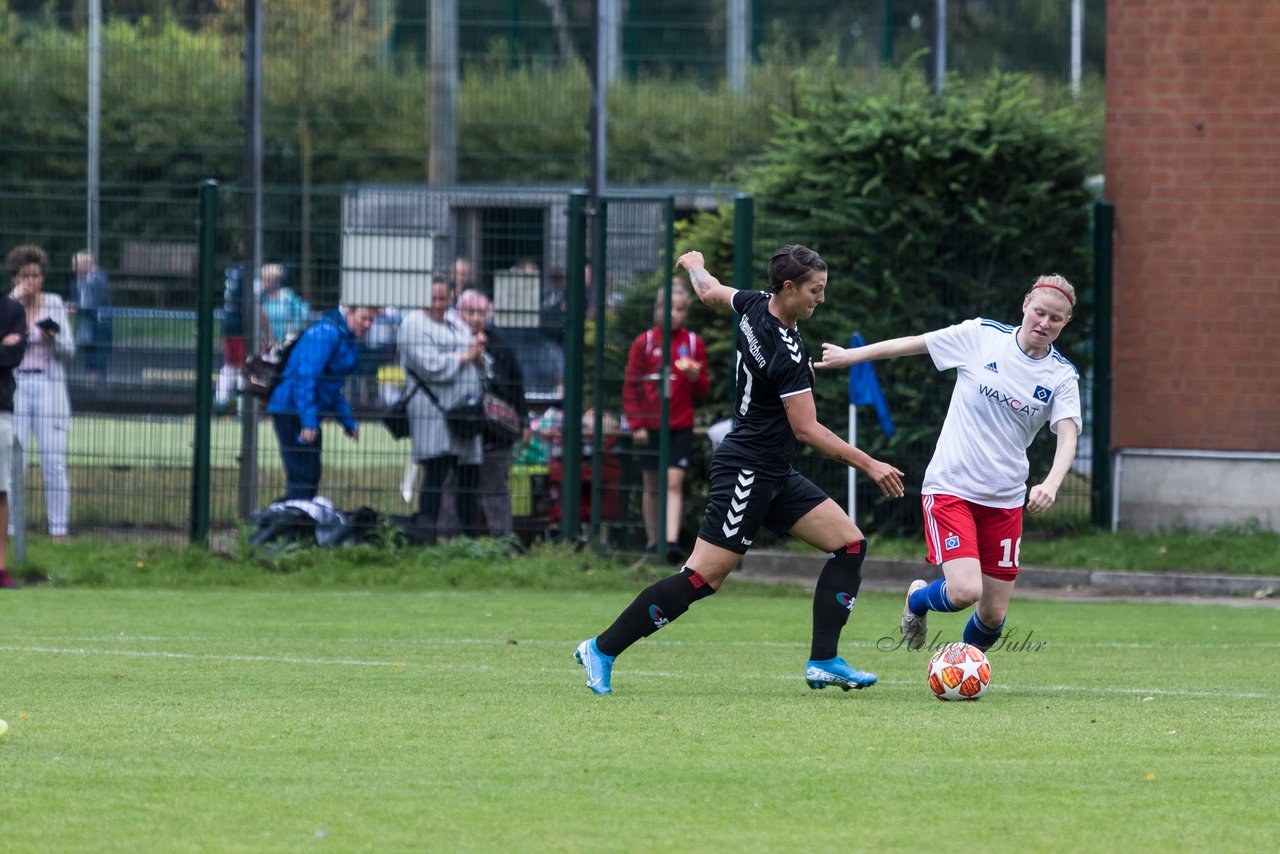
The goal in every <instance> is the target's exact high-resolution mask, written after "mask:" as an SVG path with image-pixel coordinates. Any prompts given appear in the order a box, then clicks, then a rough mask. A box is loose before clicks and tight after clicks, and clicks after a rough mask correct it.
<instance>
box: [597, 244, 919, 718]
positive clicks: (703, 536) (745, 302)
mask: <svg viewBox="0 0 1280 854" xmlns="http://www.w3.org/2000/svg"><path fill="white" fill-rule="evenodd" d="M677 264H678V265H679V266H681V267H684V268H685V270H687V271H688V273H689V282H690V284H691V285H692V286H693V289H694V292H695V293H697V295H698V297H699V298H700V299H701V300H702V301H703V302H704V303H706V304H707V305H711V306H722V307H724V308H728V309H730V310H732V311H735V312H737V313H738V314H739V315H740V320H739V324H738V334H737V368H736V370H737V389H738V391H737V399H736V401H735V404H734V412H733V414H734V426H733V430H732V431H730V433H729V435H728V436H726V437H725V439H724V441H723V442H721V443H720V446H719V447H718V448H717V449H716V452H715V455H714V456H713V457H712V460H711V471H710V474H709V476H708V482H709V488H710V497H709V500H708V502H707V509H706V513H705V515H704V517H703V521H702V528H701V529H700V530H699V532H698V540H697V543H696V544H695V545H694V548H693V554H692V555H690V556H689V559H688V560H687V561H686V562H685V565H684V567H683V568H682V569H681V570H680V571H679V572H678V573H676V574H675V575H672V576H668V577H667V578H664V579H662V580H661V581H657V582H655V583H654V584H651V585H650V586H649V587H647V588H646V589H645V590H644V591H642V592H641V593H640V595H639V596H637V597H636V599H635V600H634V601H633V602H632V603H631V604H630V605H629V606H627V608H626V609H625V610H623V612H622V613H621V614H620V615H619V616H618V618H617V619H616V620H615V621H614V623H613V625H611V626H610V627H609V628H608V629H606V630H605V631H603V632H601V633H600V634H599V635H598V636H596V637H593V638H588V639H587V640H585V641H583V642H582V643H581V644H579V645H578V648H577V650H576V651H575V652H574V656H575V658H577V660H578V662H579V663H580V664H581V665H582V666H583V667H585V668H586V670H587V687H588V688H590V689H591V690H592V691H593V692H595V693H597V694H609V693H612V685H611V676H612V669H613V662H614V658H615V657H616V656H617V655H619V654H620V653H621V652H622V651H623V650H625V649H627V648H628V647H629V646H631V645H632V644H634V643H635V642H636V641H638V640H640V639H641V638H643V637H647V636H648V635H651V634H653V633H654V632H655V631H657V630H658V629H660V628H662V627H663V626H665V625H667V623H669V622H671V621H672V620H674V619H676V618H677V617H679V616H680V615H681V614H683V613H684V612H685V611H687V610H688V609H689V606H690V605H692V604H693V603H694V602H696V601H697V600H699V599H703V598H706V597H707V596H710V595H711V594H712V593H714V592H715V591H716V590H718V589H719V588H720V585H721V584H722V583H724V580H725V578H726V577H727V576H728V574H729V572H730V571H731V570H732V569H733V567H734V566H735V565H737V563H738V561H739V560H740V559H741V557H742V555H743V554H745V553H746V552H747V550H748V549H749V548H750V547H751V544H752V541H753V539H754V538H755V535H756V532H757V531H758V530H759V529H760V528H761V527H762V526H763V527H766V528H768V529H769V530H771V531H774V532H775V533H778V534H784V533H787V534H790V535H791V536H793V537H796V538H797V539H800V540H803V541H804V542H806V543H809V544H810V545H812V546H815V547H816V548H819V549H821V550H823V551H825V552H828V553H829V554H830V558H829V559H828V560H827V563H826V565H825V566H824V567H823V569H822V573H821V575H820V576H819V578H818V584H817V588H816V590H815V591H814V598H813V635H812V641H811V645H810V653H809V662H808V663H807V664H806V666H805V672H804V678H805V681H806V682H807V683H808V685H809V687H810V688H825V687H826V686H828V685H834V686H837V687H840V688H842V689H844V690H846V691H847V690H849V689H851V688H865V687H867V686H869V685H874V684H875V682H876V677H875V675H874V674H872V673H866V672H864V671H862V670H857V669H855V668H853V667H850V666H849V664H848V663H847V662H846V661H845V660H844V659H843V658H840V657H839V656H838V654H837V646H838V644H839V640H840V632H841V631H842V630H843V628H844V625H845V623H846V622H847V621H848V619H849V615H850V613H851V612H852V610H853V604H854V600H855V598H856V597H857V595H858V588H859V586H860V585H861V582H862V561H863V558H864V557H865V556H866V552H867V541H866V539H865V538H864V537H863V535H862V532H861V531H860V530H859V529H858V526H857V525H855V524H854V523H853V521H852V520H851V519H849V517H848V516H847V515H845V512H844V511H843V510H842V509H841V508H840V506H839V505H838V504H836V503H835V502H834V501H832V500H831V499H830V498H829V497H828V496H827V495H826V493H824V492H823V491H822V490H821V489H819V488H818V487H816V486H814V485H813V483H811V482H810V481H809V480H808V479H806V478H805V477H804V476H802V475H801V474H800V473H799V472H797V471H796V470H795V468H793V467H792V465H791V454H792V452H793V451H794V450H795V446H796V442H797V441H799V442H803V443H804V444H806V445H808V446H809V447H811V448H813V449H814V450H816V451H818V452H819V453H821V454H823V455H825V456H827V457H830V458H831V459H834V460H836V461H838V462H841V463H844V464H845V465H848V466H852V467H853V468H856V469H858V470H859V471H860V472H862V473H863V474H865V475H866V476H867V477H869V478H871V480H873V481H874V482H875V483H876V485H877V486H879V487H880V490H881V492H883V493H884V494H885V495H887V496H891V497H894V498H900V497H901V496H902V494H903V489H902V472H901V471H899V470H898V469H896V468H894V467H893V466H891V465H888V464H887V463H882V462H880V461H878V460H874V459H872V458H871V457H869V456H867V455H866V454H865V453H863V452H862V451H860V450H858V449H857V448H855V447H853V446H852V445H850V444H848V443H847V442H845V441H844V440H843V439H841V438H840V437H838V436H837V435H836V434H835V433H833V432H831V431H830V430H828V429H827V428H826V427H823V426H822V425H821V424H820V423H818V419H817V410H816V408H815V405H814V399H813V379H814V371H813V362H812V360H811V359H810V358H809V353H808V350H806V349H805V346H804V342H803V341H801V340H800V334H799V331H798V329H797V328H796V324H797V322H798V321H800V320H802V319H805V318H808V317H811V316H812V315H813V312H814V310H815V309H816V308H817V307H818V306H819V305H821V304H822V302H823V301H824V298H825V292H826V287H827V265H826V262H824V261H823V260H822V258H820V257H819V256H818V253H816V252H814V251H813V250H812V249H809V248H807V247H804V246H800V245H790V246H784V247H782V248H781V249H779V250H778V251H776V252H774V253H773V257H772V258H771V259H770V260H769V286H770V288H771V292H769V293H766V292H763V291H739V290H736V289H734V288H731V287H728V286H726V285H722V284H720V282H719V281H717V280H716V278H715V277H714V276H712V275H711V274H710V273H708V272H707V270H706V268H705V267H704V266H703V257H702V253H701V252H686V253H685V254H684V255H682V256H681V257H680V259H679V260H678V261H677Z"/></svg>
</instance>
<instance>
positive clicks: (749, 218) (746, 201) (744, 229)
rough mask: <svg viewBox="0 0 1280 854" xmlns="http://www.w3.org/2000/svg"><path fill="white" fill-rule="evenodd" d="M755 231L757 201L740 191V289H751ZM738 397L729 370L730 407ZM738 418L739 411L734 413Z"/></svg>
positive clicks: (736, 242) (736, 228)
mask: <svg viewBox="0 0 1280 854" xmlns="http://www.w3.org/2000/svg"><path fill="white" fill-rule="evenodd" d="M754 231H755V201H754V200H753V199H752V198H751V196H749V195H748V194H746V193H738V194H737V195H736V196H734V197H733V286H734V287H735V288H738V289H739V290H750V289H751V263H752V260H753V253H754V252H755V247H754V245H753V233H754ZM733 325H734V328H735V329H736V328H737V326H738V315H736V314H735V315H734V316H733ZM737 399H738V371H737V369H736V368H734V369H733V370H730V371H729V407H730V410H732V408H733V402H734V401H735V400H737ZM732 417H733V419H734V420H735V421H736V420H737V417H738V415H737V413H736V412H734V413H733V414H732Z"/></svg>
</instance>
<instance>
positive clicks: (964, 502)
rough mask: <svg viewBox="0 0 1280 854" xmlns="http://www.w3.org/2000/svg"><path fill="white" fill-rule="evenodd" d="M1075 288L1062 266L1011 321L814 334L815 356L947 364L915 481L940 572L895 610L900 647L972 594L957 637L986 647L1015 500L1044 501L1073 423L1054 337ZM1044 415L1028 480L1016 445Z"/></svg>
mask: <svg viewBox="0 0 1280 854" xmlns="http://www.w3.org/2000/svg"><path fill="white" fill-rule="evenodd" d="M1075 303H1076V292H1075V288H1074V287H1072V285H1071V283H1070V282H1068V281H1067V280H1066V279H1064V278H1063V277H1062V276H1041V277H1040V278H1039V279H1037V280H1036V282H1035V284H1034V285H1032V286H1031V290H1029V291H1028V292H1027V294H1026V296H1024V297H1023V299H1022V323H1021V325H1019V326H1008V325H1006V324H1003V323H998V322H996V321H994V320H987V319H985V318H974V319H972V320H966V321H964V322H963V323H959V324H957V325H955V326H949V327H947V328H946V329H938V330H935V331H933V332H926V333H925V334H924V335H913V336H910V337H907V338H894V339H891V340H889V341H881V342H879V343H876V344H869V345H867V346H865V347H856V348H849V349H846V348H844V347H837V346H835V345H833V344H823V345H822V361H821V362H819V363H818V364H817V366H816V367H819V368H844V367H848V366H849V365H853V364H857V363H860V362H869V361H873V360H875V359H889V358H892V357H894V356H911V355H923V354H925V353H928V354H929V355H930V356H931V357H932V358H933V364H934V366H936V367H937V369H938V370H940V371H945V370H950V369H951V368H956V369H957V376H956V386H955V390H954V391H953V392H952V393H951V403H950V405H949V406H948V407H947V418H946V421H944V422H943V425H942V434H941V435H940V436H939V437H938V446H937V448H936V449H935V450H934V453H933V459H931V460H930V461H929V468H928V469H927V470H926V471H925V476H924V484H923V485H922V487H921V490H920V491H921V497H922V503H923V505H924V534H925V542H926V545H927V547H928V558H927V559H928V561H929V562H930V563H933V564H941V565H942V573H943V577H942V578H940V579H937V580H936V581H933V582H929V583H926V582H925V581H923V580H921V579H917V580H916V581H913V582H911V586H910V588H909V589H908V590H907V602H906V605H905V606H904V607H903V612H902V637H903V641H904V642H905V643H906V645H907V648H908V649H920V647H922V646H923V645H924V643H925V635H926V631H927V629H926V624H925V617H926V615H927V614H928V612H929V611H960V610H963V609H964V608H967V607H969V606H970V605H972V604H973V603H975V602H977V603H978V606H977V608H975V609H974V613H973V615H972V616H971V617H970V618H969V622H968V624H967V625H966V626H965V629H964V641H965V643H970V644H973V645H974V646H976V647H979V648H980V649H984V650H985V649H988V648H990V647H991V646H992V645H993V644H995V642H996V641H997V640H999V639H1000V634H1001V632H1002V631H1003V629H1004V619H1005V614H1006V613H1007V612H1008V610H1009V597H1010V596H1011V595H1012V594H1013V584H1014V581H1015V579H1016V578H1017V576H1018V551H1019V547H1020V546H1021V544H1022V507H1023V500H1024V498H1025V500H1026V508H1027V510H1028V511H1029V512H1031V513H1043V512H1044V511H1045V510H1048V509H1049V508H1050V507H1052V506H1053V503H1054V501H1055V499H1056V498H1057V495H1058V487H1059V486H1061V485H1062V479H1063V478H1064V477H1066V475H1067V472H1068V471H1069V470H1070V468H1071V462H1072V460H1074V459H1075V455H1076V437H1077V436H1078V435H1079V434H1080V390H1079V385H1078V384H1079V379H1080V375H1079V373H1078V372H1077V371H1076V369H1075V366H1074V365H1072V364H1071V363H1070V362H1069V361H1067V359H1066V358H1065V357H1064V356H1063V355H1062V354H1061V353H1059V352H1058V351H1057V349H1056V348H1055V347H1054V346H1053V342H1054V341H1055V340H1057V337H1058V335H1059V333H1061V332H1062V328H1063V327H1064V326H1066V325H1067V323H1068V322H1069V321H1070V320H1071V312H1072V309H1073V308H1074V307H1075ZM1045 424H1048V425H1049V429H1050V430H1051V431H1052V432H1053V433H1055V434H1056V435H1057V437H1058V445H1057V449H1056V451H1055V453H1054V455H1053V465H1052V467H1051V468H1050V469H1049V474H1048V475H1047V476H1046V477H1045V479H1044V480H1043V481H1042V482H1041V483H1039V484H1038V485H1036V486H1033V487H1031V489H1030V490H1028V489H1027V486H1026V484H1027V477H1028V475H1029V473H1030V465H1029V463H1028V462H1027V447H1028V446H1030V444H1031V441H1032V439H1034V438H1035V436H1036V433H1038V432H1039V431H1040V428H1041V427H1043V426H1044V425H1045Z"/></svg>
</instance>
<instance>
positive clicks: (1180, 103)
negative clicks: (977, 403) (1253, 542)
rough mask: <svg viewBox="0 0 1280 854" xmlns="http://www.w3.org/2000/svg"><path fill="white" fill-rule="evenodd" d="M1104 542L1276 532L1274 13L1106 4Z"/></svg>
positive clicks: (1182, 1)
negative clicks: (1230, 527)
mask: <svg viewBox="0 0 1280 854" xmlns="http://www.w3.org/2000/svg"><path fill="white" fill-rule="evenodd" d="M1106 75H1107V82H1106V86H1107V93H1106V97H1107V108H1106V197H1107V200H1108V201H1110V202H1112V203H1113V204H1114V207H1115V245H1114V269H1113V276H1114V294H1115V296H1114V310H1113V314H1112V318H1113V320H1112V322H1113V330H1114V331H1113V336H1112V346H1113V359H1112V382H1113V386H1112V399H1111V406H1112V422H1111V425H1112V426H1111V442H1112V450H1113V452H1114V453H1115V455H1116V456H1115V479H1114V484H1115V489H1116V504H1115V507H1116V511H1117V512H1116V516H1117V521H1118V524H1119V525H1120V526H1121V527H1139V528H1152V527H1161V526H1173V525H1180V524H1185V525H1189V526H1192V527H1204V526H1208V525H1216V524H1223V523H1243V522H1246V521H1247V520H1249V519H1250V518H1254V519H1257V520H1258V521H1259V522H1260V523H1261V524H1262V525H1263V526H1264V527H1270V528H1273V529H1277V530H1280V364H1278V361H1280V359H1278V358H1277V354H1278V353H1280V0H1111V2H1109V3H1108V4H1107V67H1106Z"/></svg>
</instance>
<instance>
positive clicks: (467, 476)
mask: <svg viewBox="0 0 1280 854" xmlns="http://www.w3.org/2000/svg"><path fill="white" fill-rule="evenodd" d="M396 340H397V343H398V346H399V349H400V364H401V365H402V366H403V367H404V372H405V382H406V383H415V382H421V383H422V384H423V388H424V389H425V390H427V391H424V392H422V393H419V394H415V395H414V396H413V397H412V398H411V399H410V401H409V422H410V424H411V425H412V427H411V433H410V449H411V450H410V452H411V453H412V454H413V459H414V460H415V461H416V462H417V463H418V464H419V465H420V466H421V467H422V489H421V492H420V493H419V497H418V514H417V516H416V517H415V519H414V524H413V528H412V536H413V538H414V539H415V540H417V541H419V542H422V543H426V544H428V545H431V544H434V543H435V542H436V540H437V539H438V537H439V519H440V502H441V499H442V497H443V495H444V483H445V479H446V478H447V477H448V476H449V474H450V473H451V472H455V470H456V472H455V477H456V483H457V488H456V491H455V494H454V506H455V508H456V509H457V513H458V522H459V525H460V527H461V529H462V533H463V534H464V535H466V536H475V535H476V534H477V532H478V528H479V502H478V497H479V489H480V462H481V459H482V456H483V449H482V447H481V439H480V437H479V436H473V437H471V438H469V439H459V438H457V437H456V436H454V435H453V434H452V433H451V432H450V430H449V426H448V424H447V423H446V422H445V416H444V413H445V411H446V410H448V409H449V407H451V406H453V405H454V404H456V403H459V402H460V401H463V400H465V399H467V398H468V397H474V396H476V395H478V394H479V393H480V385H481V369H482V367H481V366H482V365H483V364H484V353H485V341H486V335H485V333H484V332H479V333H474V332H472V331H471V329H470V328H468V326H467V325H466V324H465V323H463V321H462V318H461V317H460V316H459V315H458V313H457V312H455V311H454V310H453V292H452V290H451V289H450V287H449V281H448V280H447V279H445V278H443V277H440V276H437V277H436V278H435V279H433V280H432V282H431V305H430V307H429V308H422V309H418V310H416V311H410V312H407V313H406V314H405V318H404V320H403V321H402V322H401V324H400V332H399V333H398V335H397V336H396ZM427 392H429V393H427Z"/></svg>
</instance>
